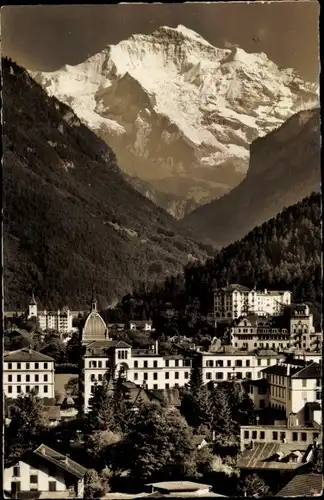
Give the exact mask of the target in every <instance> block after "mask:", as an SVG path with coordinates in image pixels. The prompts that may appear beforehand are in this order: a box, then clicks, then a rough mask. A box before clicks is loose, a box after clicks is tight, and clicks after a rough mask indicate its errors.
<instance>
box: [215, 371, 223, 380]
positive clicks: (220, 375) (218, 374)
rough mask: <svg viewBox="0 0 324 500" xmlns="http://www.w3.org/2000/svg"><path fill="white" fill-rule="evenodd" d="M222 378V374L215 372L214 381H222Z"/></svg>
mask: <svg viewBox="0 0 324 500" xmlns="http://www.w3.org/2000/svg"><path fill="white" fill-rule="evenodd" d="M223 377H224V374H223V372H216V379H217V380H222V379H223Z"/></svg>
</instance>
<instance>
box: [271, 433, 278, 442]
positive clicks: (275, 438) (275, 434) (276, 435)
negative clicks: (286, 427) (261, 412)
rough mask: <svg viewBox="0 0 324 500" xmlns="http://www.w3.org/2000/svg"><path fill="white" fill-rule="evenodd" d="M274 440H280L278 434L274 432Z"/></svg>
mask: <svg viewBox="0 0 324 500" xmlns="http://www.w3.org/2000/svg"><path fill="white" fill-rule="evenodd" d="M272 439H273V440H274V441H277V440H278V432H276V431H274V432H273V433H272Z"/></svg>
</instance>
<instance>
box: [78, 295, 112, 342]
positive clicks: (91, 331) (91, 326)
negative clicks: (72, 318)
mask: <svg viewBox="0 0 324 500" xmlns="http://www.w3.org/2000/svg"><path fill="white" fill-rule="evenodd" d="M107 339H108V328H107V326H106V323H105V322H104V320H103V319H102V317H101V316H100V314H99V313H98V312H97V304H96V302H93V304H92V311H91V312H90V314H89V316H88V317H87V319H86V322H85V324H84V327H83V331H82V342H93V341H95V340H96V341H100V340H107Z"/></svg>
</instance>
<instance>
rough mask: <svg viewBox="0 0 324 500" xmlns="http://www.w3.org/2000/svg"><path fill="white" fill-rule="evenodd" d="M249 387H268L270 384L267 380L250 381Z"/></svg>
mask: <svg viewBox="0 0 324 500" xmlns="http://www.w3.org/2000/svg"><path fill="white" fill-rule="evenodd" d="M248 384H249V385H255V386H256V387H268V386H269V382H268V380H267V379H266V378H260V379H258V380H249V382H248Z"/></svg>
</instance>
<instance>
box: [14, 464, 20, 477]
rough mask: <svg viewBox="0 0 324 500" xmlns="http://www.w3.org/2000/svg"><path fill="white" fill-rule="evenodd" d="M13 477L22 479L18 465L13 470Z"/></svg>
mask: <svg viewBox="0 0 324 500" xmlns="http://www.w3.org/2000/svg"><path fill="white" fill-rule="evenodd" d="M13 475H14V477H20V467H19V466H18V465H16V466H15V467H14V468H13Z"/></svg>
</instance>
